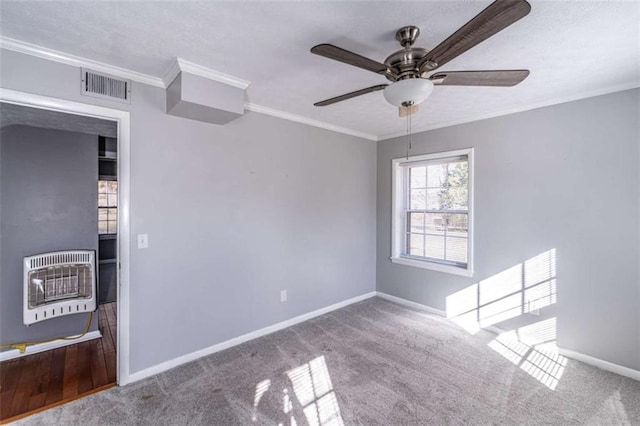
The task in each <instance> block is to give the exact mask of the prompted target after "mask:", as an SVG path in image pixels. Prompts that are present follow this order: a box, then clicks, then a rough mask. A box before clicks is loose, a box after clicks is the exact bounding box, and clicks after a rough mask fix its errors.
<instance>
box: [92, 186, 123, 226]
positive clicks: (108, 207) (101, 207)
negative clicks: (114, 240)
mask: <svg viewBox="0 0 640 426" xmlns="http://www.w3.org/2000/svg"><path fill="white" fill-rule="evenodd" d="M100 182H107V184H106V185H107V188H108V185H109V184H108V182H118V181H117V180H116V179H104V178H99V179H98V212H97V213H98V236H101V235H103V236H113V235H117V234H118V222H119V221H118V192H119V190H120V185H119V184H118V188H117V189H116V192H115V200H116V204H115V205H111V204H108V202H109V195H113V193H112V192H109V190H107V192H104V193H102V192H100ZM101 194H104V195H106V196H107V205H106V206H101V205H100V201H99V200H100V195H101ZM111 209H116V218H115V220H110V219H109V218H110V217H111V215H110V214H109V210H111ZM101 210H106V212H107V220H100V211H101ZM100 222H106V223H107V232H102V233H101V232H100ZM112 222H115V225H116V231H115V232H108V231H109V223H112Z"/></svg>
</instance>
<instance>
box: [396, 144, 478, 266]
mask: <svg viewBox="0 0 640 426" xmlns="http://www.w3.org/2000/svg"><path fill="white" fill-rule="evenodd" d="M461 156H466V157H467V161H468V171H469V181H468V182H469V183H468V197H469V200H468V210H467V236H468V237H467V265H466V267H462V266H457V265H453V264H447V263H446V261H434V260H429V259H426V258H421V257H416V256H411V255H409V254H405V251H406V250H405V249H404V246H405V245H406V239H405V235H406V229H407V209H406V206H407V202H408V201H407V197H408V192H409V191H408V182H407V181H406V175H407V174H408V173H406V172H405V171H406V169H407V168H406V165H407V164H410V163H421V162H431V161H434V160H446V159H454V158H455V157H461ZM473 186H474V161H473V148H465V149H459V150H455V151H443V152H437V153H432V154H424V155H415V156H411V157H408V158H407V157H402V158H395V159H393V160H391V213H392V214H391V257H390V260H391V262H393V263H396V264H399V265H405V266H413V267H418V268H423V269H429V270H433V271H438V272H445V273H449V274H455V275H461V276H465V277H472V276H473V237H474V232H473V229H474V228H473V216H474V205H473V194H474V191H473Z"/></svg>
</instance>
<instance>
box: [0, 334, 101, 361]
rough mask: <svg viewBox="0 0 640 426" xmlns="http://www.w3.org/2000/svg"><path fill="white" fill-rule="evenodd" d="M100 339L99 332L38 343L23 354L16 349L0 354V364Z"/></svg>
mask: <svg viewBox="0 0 640 426" xmlns="http://www.w3.org/2000/svg"><path fill="white" fill-rule="evenodd" d="M101 337H102V334H100V330H95V331H90V332H88V333H87V334H85V335H84V336H82V337H78V338H77V339H73V340H54V341H53V342H47V343H38V344H37V345H31V346H27V349H26V350H25V351H24V353H20V350H18V349H11V350H8V351H2V352H0V362H2V361H9V360H11V359H16V358H21V357H23V356H28V355H33V354H38V353H40V352H44V351H50V350H53V349H58V348H63V347H65V346H70V345H75V344H77V343H82V342H87V341H89V340H93V339H99V338H101Z"/></svg>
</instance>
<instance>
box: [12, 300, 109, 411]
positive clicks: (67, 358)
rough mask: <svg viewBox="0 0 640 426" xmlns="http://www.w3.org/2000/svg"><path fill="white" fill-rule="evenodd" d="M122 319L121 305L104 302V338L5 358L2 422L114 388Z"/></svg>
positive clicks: (101, 319) (101, 323)
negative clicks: (119, 313)
mask: <svg viewBox="0 0 640 426" xmlns="http://www.w3.org/2000/svg"><path fill="white" fill-rule="evenodd" d="M116 321H117V311H116V303H115V302H113V303H107V304H104V305H100V306H99V308H98V326H99V328H100V332H101V333H102V338H100V339H95V340H90V341H87V342H82V343H77V344H75V345H69V346H65V347H63V348H58V349H54V350H51V351H46V352H41V353H38V354H34V355H29V356H26V357H22V358H18V359H14V360H10V361H4V362H0V423H5V422H7V421H13V420H17V419H18V418H23V417H25V416H28V415H30V414H34V413H36V412H39V411H42V410H43V409H46V408H49V407H54V406H57V405H60V404H61V403H64V402H67V401H71V400H74V399H77V398H79V397H81V396H83V395H85V394H91V393H94V392H96V391H98V390H102V389H107V388H109V387H111V386H113V385H114V384H115V382H116V359H117V355H116V336H117V323H116Z"/></svg>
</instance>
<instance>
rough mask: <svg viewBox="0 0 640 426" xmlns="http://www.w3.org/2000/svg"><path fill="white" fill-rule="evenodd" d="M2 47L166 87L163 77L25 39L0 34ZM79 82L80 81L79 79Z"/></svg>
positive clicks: (0, 45)
mask: <svg viewBox="0 0 640 426" xmlns="http://www.w3.org/2000/svg"><path fill="white" fill-rule="evenodd" d="M0 48H2V49H7V50H11V51H14V52H19V53H24V54H26V55H31V56H36V57H38V58H42V59H47V60H49V61H54V62H59V63H62V64H66V65H71V66H74V67H80V68H89V69H91V70H93V71H97V72H103V73H106V74H111V75H113V76H115V77H121V78H126V79H129V80H132V81H137V82H139V83H144V84H148V85H150V86H155V87H162V88H164V84H163V82H162V79H161V78H158V77H153V76H151V75H147V74H143V73H140V72H137V71H132V70H128V69H126V68H121V67H117V66H115V65H109V64H105V63H104V62H98V61H94V60H92V59H87V58H83V57H80V56H75V55H71V54H69V53H64V52H60V51H58V50H53V49H49V48H46V47H42V46H38V45H35V44H31V43H27V42H24V41H20V40H14V39H11V38H8V37H3V36H0ZM78 83H80V82H79V81H78Z"/></svg>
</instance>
